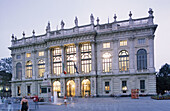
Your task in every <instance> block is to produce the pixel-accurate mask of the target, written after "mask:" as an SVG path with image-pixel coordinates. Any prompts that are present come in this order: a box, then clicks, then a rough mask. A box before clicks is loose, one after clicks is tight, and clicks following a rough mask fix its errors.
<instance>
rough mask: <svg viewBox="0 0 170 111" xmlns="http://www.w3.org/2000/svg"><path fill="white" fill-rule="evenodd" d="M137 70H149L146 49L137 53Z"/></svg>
mask: <svg viewBox="0 0 170 111" xmlns="http://www.w3.org/2000/svg"><path fill="white" fill-rule="evenodd" d="M137 69H138V70H143V69H147V52H146V50H145V49H139V50H138V52H137Z"/></svg>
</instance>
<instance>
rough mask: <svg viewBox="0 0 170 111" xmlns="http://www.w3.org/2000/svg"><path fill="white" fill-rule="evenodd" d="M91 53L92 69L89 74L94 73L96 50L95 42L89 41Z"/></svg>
mask: <svg viewBox="0 0 170 111" xmlns="http://www.w3.org/2000/svg"><path fill="white" fill-rule="evenodd" d="M91 54H92V71H91V74H94V75H95V74H96V65H97V64H96V50H95V42H94V41H91Z"/></svg>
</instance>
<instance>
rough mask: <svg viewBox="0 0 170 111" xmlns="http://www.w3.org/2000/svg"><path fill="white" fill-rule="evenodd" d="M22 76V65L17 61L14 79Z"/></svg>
mask: <svg viewBox="0 0 170 111" xmlns="http://www.w3.org/2000/svg"><path fill="white" fill-rule="evenodd" d="M21 78H22V65H21V63H17V65H16V79H21Z"/></svg>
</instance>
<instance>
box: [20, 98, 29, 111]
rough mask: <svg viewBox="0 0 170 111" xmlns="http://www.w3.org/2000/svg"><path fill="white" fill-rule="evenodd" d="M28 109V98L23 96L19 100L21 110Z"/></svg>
mask: <svg viewBox="0 0 170 111" xmlns="http://www.w3.org/2000/svg"><path fill="white" fill-rule="evenodd" d="M27 110H28V100H27V99H26V98H25V97H23V98H22V100H21V111H27Z"/></svg>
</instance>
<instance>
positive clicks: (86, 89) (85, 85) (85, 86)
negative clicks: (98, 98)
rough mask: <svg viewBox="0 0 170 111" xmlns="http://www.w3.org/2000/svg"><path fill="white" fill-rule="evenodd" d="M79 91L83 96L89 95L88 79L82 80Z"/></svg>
mask: <svg viewBox="0 0 170 111" xmlns="http://www.w3.org/2000/svg"><path fill="white" fill-rule="evenodd" d="M81 91H82V96H83V97H87V96H90V81H89V80H88V79H84V80H83V81H82V87H81Z"/></svg>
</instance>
